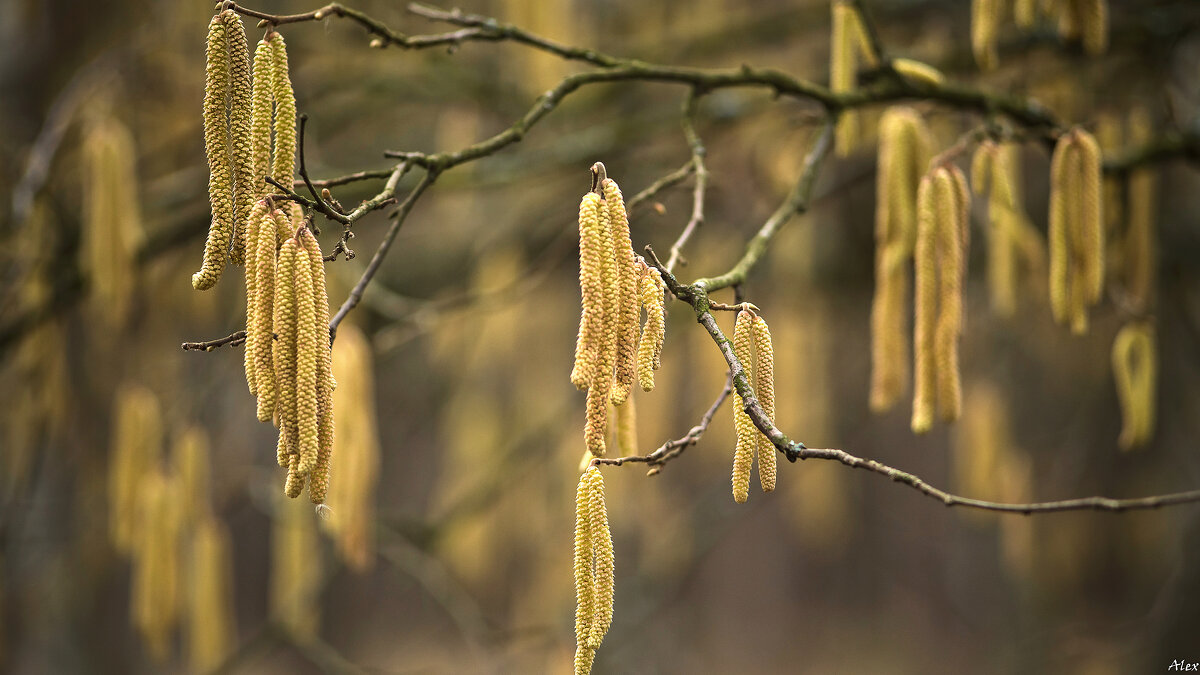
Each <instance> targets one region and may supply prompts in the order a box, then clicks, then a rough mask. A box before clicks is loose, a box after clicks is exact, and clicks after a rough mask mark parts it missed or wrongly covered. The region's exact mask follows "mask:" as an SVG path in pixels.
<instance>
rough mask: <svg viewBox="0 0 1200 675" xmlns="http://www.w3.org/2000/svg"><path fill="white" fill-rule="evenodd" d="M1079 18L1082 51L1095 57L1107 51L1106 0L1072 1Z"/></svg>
mask: <svg viewBox="0 0 1200 675" xmlns="http://www.w3.org/2000/svg"><path fill="white" fill-rule="evenodd" d="M1070 4H1072V5H1074V7H1075V11H1076V13H1077V14H1078V16H1079V29H1080V33H1081V37H1082V39H1083V49H1084V51H1086V52H1087V53H1089V54H1091V55H1093V56H1096V55H1099V54H1103V53H1104V52H1105V50H1107V49H1108V0H1072V1H1071V3H1070Z"/></svg>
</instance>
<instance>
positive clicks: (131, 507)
mask: <svg viewBox="0 0 1200 675" xmlns="http://www.w3.org/2000/svg"><path fill="white" fill-rule="evenodd" d="M114 417H115V418H116V421H115V424H114V426H113V437H112V446H111V448H110V449H109V465H108V515H109V539H110V541H111V542H112V545H113V548H115V549H116V550H117V551H119V552H121V553H126V554H128V553H130V551H131V550H132V548H133V544H134V537H135V535H136V533H137V532H138V530H139V529H140V527H141V524H140V523H139V521H138V514H139V502H138V500H139V496H138V495H139V494H140V493H139V490H140V485H141V481H142V478H143V477H144V476H145V475H146V474H147V472H149V471H150V470H151V469H153V468H154V467H155V466H156V465H157V463H158V461H159V457H160V455H161V453H162V433H163V432H162V412H161V410H160V409H159V404H158V398H157V397H156V396H155V395H154V394H153V393H152V392H151V391H150V390H149V389H146V388H145V387H142V386H137V385H125V386H122V387H121V388H120V389H118V390H117V396H116V404H115V407H114Z"/></svg>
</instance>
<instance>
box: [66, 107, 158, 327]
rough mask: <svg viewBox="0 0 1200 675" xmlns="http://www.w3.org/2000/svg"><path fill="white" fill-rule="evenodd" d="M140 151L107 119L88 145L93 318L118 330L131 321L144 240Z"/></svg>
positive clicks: (86, 211) (87, 257) (91, 128)
mask: <svg viewBox="0 0 1200 675" xmlns="http://www.w3.org/2000/svg"><path fill="white" fill-rule="evenodd" d="M136 160H137V157H136V147H135V145H134V141H133V136H132V135H131V134H130V133H129V129H128V128H126V127H125V125H124V124H122V123H121V122H119V121H117V120H116V119H115V118H112V117H102V118H101V119H99V120H97V121H95V122H92V123H91V124H89V125H88V129H87V131H86V136H85V138H84V141H83V171H84V173H83V176H84V180H83V220H84V222H83V227H82V228H80V238H81V240H82V242H81V243H82V250H83V268H84V269H86V270H87V271H88V273H89V277H88V283H89V285H90V287H91V304H92V310H93V311H92V312H91V315H92V317H94V318H95V319H96V320H97V321H99V322H101V323H103V324H105V325H107V326H109V327H117V326H120V325H122V324H123V323H124V322H125V319H126V318H127V317H128V315H129V306H130V299H131V298H132V297H133V295H134V286H135V277H134V272H135V271H136V270H137V261H136V260H135V257H136V255H137V250H138V247H139V246H141V244H142V240H143V238H144V233H143V229H142V210H141V205H140V204H139V202H138V192H137V184H138V180H137V170H136V168H135V164H136Z"/></svg>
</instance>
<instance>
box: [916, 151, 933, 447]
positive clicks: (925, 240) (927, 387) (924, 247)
mask: <svg viewBox="0 0 1200 675" xmlns="http://www.w3.org/2000/svg"><path fill="white" fill-rule="evenodd" d="M936 191H937V188H936V187H935V183H934V179H933V176H932V175H926V176H925V177H923V178H922V179H921V184H920V188H919V190H918V192H917V242H916V251H915V253H914V265H915V267H916V281H915V282H914V291H913V295H914V303H915V305H916V308H915V313H914V319H913V414H912V430H913V432H914V433H918V434H921V433H925V432H926V431H929V429H930V428H932V427H933V413H934V409H935V405H936V396H937V393H936V389H935V387H936V385H937V365H936V362H935V361H934V335H935V329H936V326H937V302H938V260H937V251H938V246H937V243H938V209H937V204H936V202H937V198H936V195H935V192H936Z"/></svg>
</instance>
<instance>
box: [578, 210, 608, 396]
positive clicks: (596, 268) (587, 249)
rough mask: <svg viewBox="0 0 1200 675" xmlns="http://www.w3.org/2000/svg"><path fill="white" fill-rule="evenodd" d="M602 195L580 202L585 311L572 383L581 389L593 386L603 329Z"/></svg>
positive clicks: (605, 234) (604, 236)
mask: <svg viewBox="0 0 1200 675" xmlns="http://www.w3.org/2000/svg"><path fill="white" fill-rule="evenodd" d="M600 209H601V202H600V195H598V194H596V193H594V192H589V193H587V194H586V195H584V196H583V200H582V201H581V202H580V203H579V290H580V295H581V298H582V303H581V304H582V311H581V312H580V316H579V336H578V338H577V339H576V341H575V366H574V368H573V369H572V370H571V382H572V384H574V385H575V386H576V387H577V388H579V389H587V388H588V387H589V386H591V382H592V379H593V378H594V377H595V373H596V363H597V361H598V357H597V353H596V352H597V351H598V349H599V345H600V342H601V341H602V339H603V332H604V279H603V274H604V272H603V268H602V256H603V254H604V251H605V249H606V248H607V249H609V250H611V248H612V244H611V243H607V246H606V242H607V241H608V237H609V233H608V229H607V228H603V227H601V226H600Z"/></svg>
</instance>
